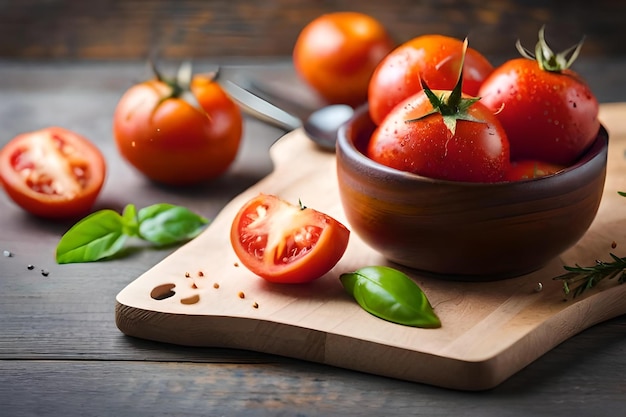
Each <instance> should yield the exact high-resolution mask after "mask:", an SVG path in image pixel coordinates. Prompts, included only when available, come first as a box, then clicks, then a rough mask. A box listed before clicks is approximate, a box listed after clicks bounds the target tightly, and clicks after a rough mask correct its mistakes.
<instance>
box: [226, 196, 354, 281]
mask: <svg viewBox="0 0 626 417" xmlns="http://www.w3.org/2000/svg"><path fill="white" fill-rule="evenodd" d="M349 238H350V231H349V230H348V229H347V228H346V227H345V226H344V225H343V224H341V223H340V222H338V221H337V220H335V219H334V218H332V217H330V216H329V215H327V214H324V213H322V212H320V211H317V210H314V209H312V208H307V207H302V206H300V207H299V206H295V205H293V204H290V203H288V202H286V201H284V200H282V199H280V198H279V197H277V196H274V195H268V194H259V195H258V196H256V197H254V198H252V199H251V200H249V201H248V202H246V203H245V204H244V205H243V206H242V207H241V208H240V209H239V211H238V213H237V214H236V215H235V218H234V219H233V223H232V226H231V231H230V241H231V244H232V247H233V249H234V251H235V254H236V255H237V257H238V258H239V260H240V261H241V263H242V264H244V265H245V266H246V267H247V268H248V269H249V270H250V271H252V272H254V273H255V274H257V275H258V276H260V277H262V278H264V279H266V280H267V281H270V282H276V283H282V284H297V283H304V282H309V281H313V280H315V279H317V278H320V277H321V276H323V275H324V274H325V273H327V272H328V271H330V270H331V268H333V267H334V266H335V264H337V262H339V260H340V259H341V257H342V256H343V254H344V252H345V251H346V248H347V247H348V240H349Z"/></svg>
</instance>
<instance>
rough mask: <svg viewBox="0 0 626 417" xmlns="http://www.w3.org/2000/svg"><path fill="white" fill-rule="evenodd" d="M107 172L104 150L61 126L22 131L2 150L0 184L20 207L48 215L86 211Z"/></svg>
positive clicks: (60, 215)
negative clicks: (102, 151) (101, 150)
mask: <svg viewBox="0 0 626 417" xmlns="http://www.w3.org/2000/svg"><path fill="white" fill-rule="evenodd" d="M105 175H106V164H105V160H104V157H103V156H102V153H101V152H100V150H98V148H97V147H96V146H94V145H93V144H92V143H91V142H89V141H88V140H87V139H85V138H84V137H82V136H80V135H79V134H77V133H74V132H72V131H69V130H66V129H62V128H60V127H49V128H45V129H41V130H38V131H34V132H28V133H23V134H21V135H18V136H16V137H15V138H13V139H12V140H11V141H10V142H9V143H7V144H6V145H5V147H4V148H3V149H2V151H0V183H2V186H3V187H4V190H5V191H6V193H7V194H8V195H9V197H11V199H12V200H13V201H15V203H16V204H17V205H19V206H20V207H22V208H23V209H24V210H26V211H28V212H30V213H32V214H34V215H37V216H40V217H46V218H73V217H79V216H83V215H85V214H87V213H88V212H89V210H90V209H91V207H92V206H93V204H94V202H95V201H96V198H97V197H98V194H99V193H100V189H101V188H102V185H103V183H104V179H105Z"/></svg>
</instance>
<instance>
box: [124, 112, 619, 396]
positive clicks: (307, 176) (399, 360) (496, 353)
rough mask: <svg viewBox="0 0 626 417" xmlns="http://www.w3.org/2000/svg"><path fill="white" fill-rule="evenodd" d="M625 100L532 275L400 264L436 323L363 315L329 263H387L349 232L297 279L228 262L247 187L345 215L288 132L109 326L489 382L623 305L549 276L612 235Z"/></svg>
mask: <svg viewBox="0 0 626 417" xmlns="http://www.w3.org/2000/svg"><path fill="white" fill-rule="evenodd" d="M625 110H626V106H625V105H614V106H608V107H606V106H605V107H603V109H602V119H603V121H605V122H606V123H607V126H608V129H609V131H611V135H612V136H611V139H610V142H611V144H610V151H609V153H610V156H609V162H608V164H609V165H608V174H607V177H608V178H607V181H606V188H605V192H604V196H603V200H602V203H601V208H600V210H599V214H598V216H597V218H596V221H595V222H594V223H593V224H592V226H591V228H590V230H589V231H588V232H587V234H586V235H585V236H584V237H583V238H582V239H581V240H580V241H579V242H578V243H577V244H576V245H575V246H574V247H573V248H571V249H570V250H568V251H566V252H565V253H564V254H563V255H562V256H561V257H560V258H559V259H555V260H554V261H553V262H551V263H550V264H549V265H548V266H546V267H545V268H543V269H541V270H539V271H537V272H535V273H532V274H529V275H526V276H522V277H518V278H514V279H507V280H501V281H497V282H489V283H467V282H463V283H460V282H450V281H443V280H437V279H434V278H427V277H424V276H420V275H418V274H416V273H415V272H414V271H411V270H408V269H404V271H405V272H406V273H407V274H409V275H410V276H411V277H413V278H414V279H415V280H416V282H417V283H418V284H419V285H420V287H422V289H423V290H424V291H425V292H426V294H427V295H428V297H429V299H430V301H431V303H432V304H433V306H434V308H435V312H436V313H437V314H438V315H439V317H440V318H441V321H442V323H443V325H442V327H441V328H440V329H436V330H432V329H416V328H410V327H406V326H399V325H395V324H391V323H388V322H386V321H383V320H380V319H377V318H375V317H373V316H371V315H369V314H368V313H366V312H364V311H363V310H362V309H361V308H360V307H358V305H357V304H356V303H354V302H353V301H352V300H351V299H350V298H349V297H348V296H347V294H345V292H344V291H343V289H342V287H341V284H340V282H339V280H338V276H339V274H340V273H342V272H349V271H353V270H356V269H358V268H360V267H363V266H368V265H388V262H386V261H385V259H383V258H382V256H381V255H379V254H378V253H376V252H375V251H373V250H372V249H370V248H368V247H367V245H365V244H364V243H363V242H362V241H361V240H360V239H359V238H358V236H357V235H355V234H352V236H351V241H350V245H349V246H348V250H347V252H346V254H345V255H344V257H343V259H342V260H341V261H340V262H339V264H338V265H337V266H336V267H335V268H334V269H333V270H332V271H331V272H329V273H328V274H327V275H326V276H324V277H322V278H321V279H320V280H318V281H315V282H314V283H311V284H308V285H304V286H284V285H282V286H281V285H270V284H267V283H266V282H265V281H263V280H261V279H260V278H258V277H255V276H254V275H253V274H252V273H251V272H249V271H248V270H246V268H245V267H242V266H239V265H238V260H237V258H236V256H235V255H234V252H233V251H232V249H231V248H230V243H229V231H230V225H231V223H232V219H233V218H234V216H235V213H236V212H237V210H238V209H239V208H240V207H241V206H242V205H243V204H244V202H245V201H247V200H248V199H250V198H252V197H254V196H256V195H257V194H258V193H268V194H276V195H278V196H280V197H282V198H285V199H287V200H289V201H293V202H294V203H295V202H297V201H298V200H299V199H300V200H302V201H304V202H306V204H307V206H310V207H314V208H316V209H319V210H321V211H323V212H326V213H328V214H330V215H332V216H333V217H335V218H337V219H338V220H340V221H343V222H345V218H344V215H343V211H342V208H341V204H340V201H339V196H338V189H337V182H336V177H335V157H334V154H332V153H328V152H324V151H320V150H318V149H316V148H315V145H313V144H312V143H311V142H310V141H309V140H308V139H307V138H306V136H305V135H304V133H303V132H302V131H300V130H296V131H294V132H292V133H290V134H288V135H286V136H285V137H283V138H282V139H281V140H280V141H279V142H278V143H276V144H275V145H274V146H273V147H272V149H271V155H272V159H273V160H274V162H275V169H274V172H273V173H272V174H271V175H269V176H268V177H266V178H265V179H263V180H262V181H261V182H259V183H257V184H255V185H254V186H253V187H251V188H250V189H248V190H246V191H245V192H244V193H242V194H240V195H239V196H237V197H236V198H235V199H233V200H232V201H231V202H230V203H229V204H228V205H227V206H226V207H225V208H224V209H223V210H222V211H221V213H220V214H219V216H217V217H216V218H215V219H214V221H213V222H212V224H211V225H210V226H209V227H208V229H207V230H206V231H205V232H204V233H203V234H202V235H201V236H199V237H198V238H196V239H194V240H193V241H192V242H190V243H188V244H187V245H185V246H184V247H183V248H181V249H179V250H178V251H177V252H175V253H174V254H173V255H171V256H170V257H168V258H167V259H165V260H164V261H163V262H161V263H159V264H158V265H156V266H155V267H154V268H152V269H150V270H149V271H147V272H146V273H145V274H142V275H141V276H140V277H138V279H137V280H135V281H134V282H133V283H131V284H130V285H129V286H128V287H126V288H125V289H124V290H123V291H121V292H120V294H119V295H118V297H117V302H118V306H117V308H116V320H117V324H118V327H119V328H120V329H121V330H122V331H123V332H124V333H126V334H129V335H132V336H136V337H142V338H147V339H152V340H158V341H162V342H169V343H176V344H182V345H192V346H213V347H230V348H239V349H248V350H256V351H260V352H266V353H272V354H278V355H284V356H289V357H293V358H298V359H305V360H310V361H315V362H320V363H324V364H330V365H335V366H339V367H345V368H349V369H354V370H359V371H364V372H370V373H374V374H379V375H385V376H390V377H394V378H400V379H407V380H410V381H416V382H423V383H429V384H433V385H439V386H444V387H448V388H455V389H466V390H481V389H488V388H493V387H494V386H496V385H498V384H499V383H501V382H502V381H504V380H505V379H507V378H508V377H510V376H511V375H512V374H514V373H515V372H517V371H519V370H520V369H522V368H523V367H525V366H527V365H528V364H529V363H530V362H532V361H534V360H535V359H537V358H538V357H539V356H541V355H543V354H544V353H545V352H547V351H548V350H550V349H551V348H553V347H554V346H556V345H557V344H559V343H561V342H563V341H564V340H566V339H568V338H569V337H571V336H573V335H575V334H577V333H579V332H580V331H582V330H583V329H585V328H587V327H589V326H591V325H593V324H596V323H598V322H601V321H603V320H607V319H610V318H613V317H616V316H618V315H621V314H625V313H626V304H625V303H624V302H623V300H624V297H625V296H626V286H621V285H615V282H606V283H602V284H601V285H600V287H599V289H598V290H596V291H592V292H589V293H587V294H586V295H585V296H583V297H579V298H577V299H576V300H571V299H569V300H564V295H563V291H562V284H561V283H560V282H559V281H554V280H553V279H552V278H553V277H555V276H557V275H559V274H560V273H561V272H562V266H563V265H564V264H569V265H572V264H573V263H575V262H578V263H582V264H593V262H594V260H595V259H603V258H606V257H607V255H608V251H609V250H610V248H611V245H612V244H613V243H615V244H617V245H619V244H620V243H621V242H624V244H626V231H625V230H624V228H621V230H620V228H617V227H616V225H618V224H620V223H623V222H624V216H623V213H624V209H623V207H624V204H626V203H625V202H624V198H623V197H620V196H619V195H618V194H617V191H618V190H623V189H626V181H625V178H626V160H625V159H624V150H625V149H626V125H624V124H623V123H622V122H621V121H620V120H619V115H620V114H622V113H623V112H624V111H625ZM294 155H298V157H297V158H295V157H294ZM346 224H347V223H346ZM538 238H540V237H538ZM391 266H395V267H398V266H396V265H391ZM187 275H189V276H187ZM537 283H541V284H542V286H543V290H542V291H540V292H537V291H535V290H534V288H535V287H536V286H537ZM214 284H217V285H218V288H215V287H214ZM241 294H243V295H244V298H242V297H240V296H239V295H241Z"/></svg>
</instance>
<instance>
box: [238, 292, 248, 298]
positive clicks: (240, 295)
mask: <svg viewBox="0 0 626 417" xmlns="http://www.w3.org/2000/svg"><path fill="white" fill-rule="evenodd" d="M238 295H239V298H246V295H245V294H244V293H243V291H239V294H238Z"/></svg>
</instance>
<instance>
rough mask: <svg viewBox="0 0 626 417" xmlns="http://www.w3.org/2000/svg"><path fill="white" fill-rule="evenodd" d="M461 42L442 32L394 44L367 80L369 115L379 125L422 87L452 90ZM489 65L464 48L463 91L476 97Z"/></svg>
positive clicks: (461, 57)
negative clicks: (425, 84)
mask: <svg viewBox="0 0 626 417" xmlns="http://www.w3.org/2000/svg"><path fill="white" fill-rule="evenodd" d="M462 60H463V42H462V41H460V40H458V39H455V38H451V37H448V36H443V35H422V36H418V37H416V38H414V39H411V40H410V41H407V42H405V43H403V44H402V45H400V46H398V47H397V48H396V49H394V50H393V51H392V52H390V53H389V54H388V55H387V56H386V57H385V58H384V59H383V60H382V62H381V63H380V64H379V65H378V67H377V68H376V70H375V71H374V74H373V75H372V77H371V79H370V83H369V87H368V89H369V91H368V101H369V105H370V115H371V118H372V120H373V121H374V123H375V124H380V123H381V122H382V120H383V119H384V118H385V116H386V115H387V114H388V113H389V112H390V111H391V109H392V108H393V107H395V105H396V104H398V103H399V102H401V101H403V100H404V99H406V98H407V97H409V96H411V95H413V94H415V93H417V92H419V91H420V90H421V89H422V86H421V84H420V80H424V81H425V82H426V83H427V84H428V86H429V87H430V88H431V89H433V90H452V89H453V88H454V86H455V84H456V82H457V79H458V78H459V69H460V67H461V62H462ZM492 71H493V66H492V65H491V63H490V62H489V61H488V60H487V58H485V57H484V56H483V55H482V54H481V53H480V52H478V51H477V50H475V49H472V48H467V52H466V55H465V63H464V64H463V92H464V93H466V94H468V95H470V96H476V94H477V93H478V89H479V87H480V85H481V84H482V82H483V81H484V79H485V78H487V76H488V75H489V74H491V72H492Z"/></svg>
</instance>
